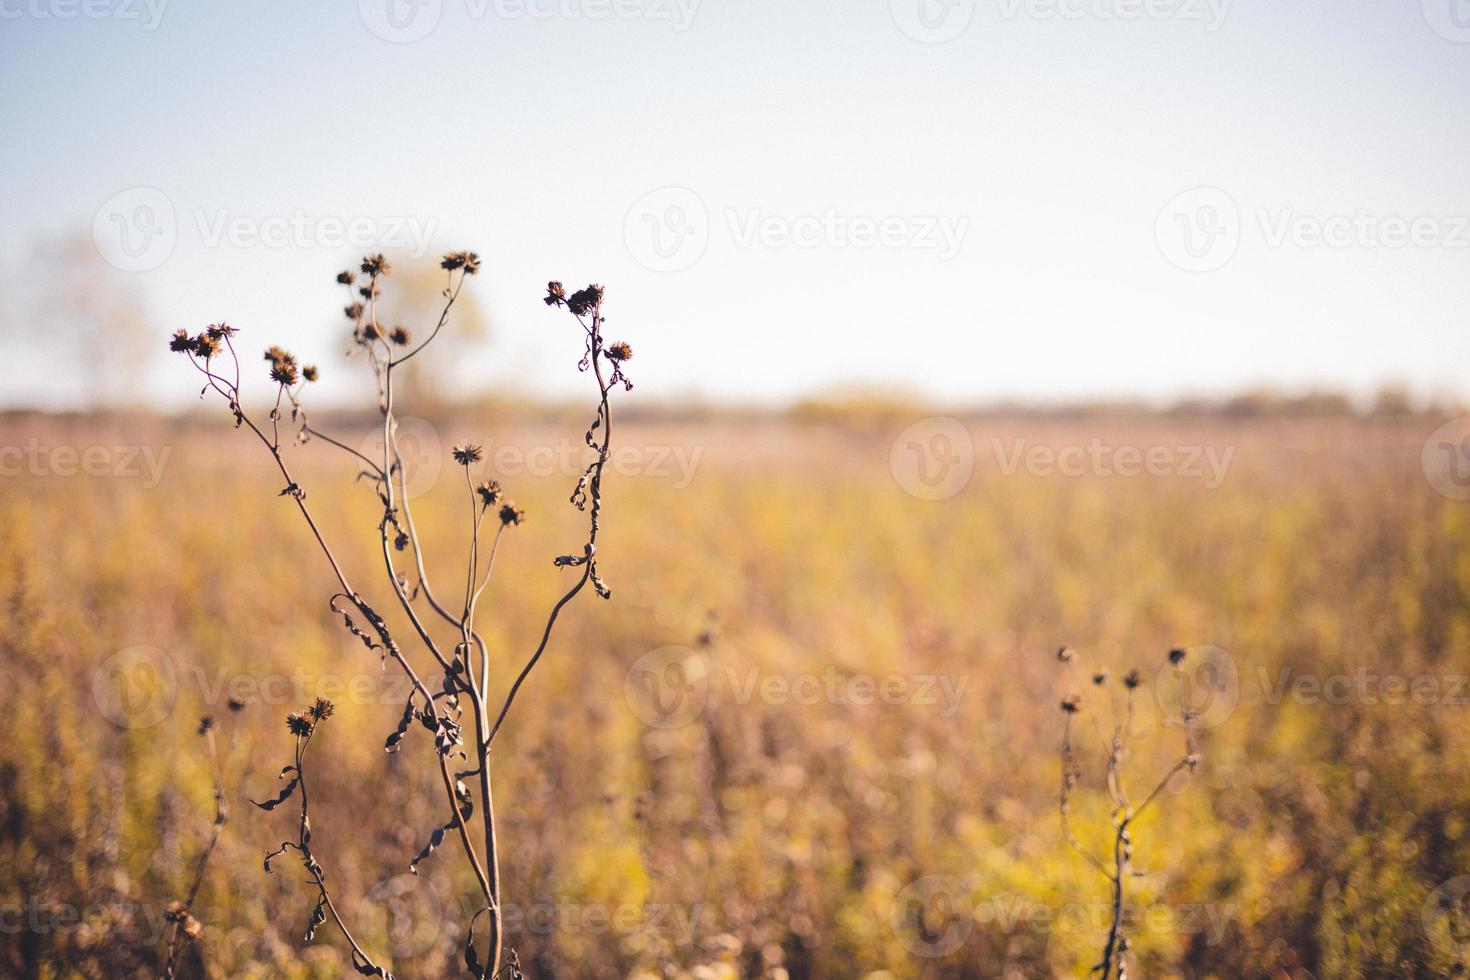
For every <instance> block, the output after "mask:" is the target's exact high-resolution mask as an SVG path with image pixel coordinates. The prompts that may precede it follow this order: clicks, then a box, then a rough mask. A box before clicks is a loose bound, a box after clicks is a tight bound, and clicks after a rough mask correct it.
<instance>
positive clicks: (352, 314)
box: [342, 303, 362, 320]
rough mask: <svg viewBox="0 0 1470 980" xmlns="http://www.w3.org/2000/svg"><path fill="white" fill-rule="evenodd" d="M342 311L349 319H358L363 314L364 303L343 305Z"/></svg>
mask: <svg viewBox="0 0 1470 980" xmlns="http://www.w3.org/2000/svg"><path fill="white" fill-rule="evenodd" d="M342 313H343V314H344V315H345V316H346V317H347V319H349V320H356V319H357V318H358V317H360V316H362V304H361V303H351V304H349V305H347V306H344V307H342Z"/></svg>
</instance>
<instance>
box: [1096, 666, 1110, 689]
mask: <svg viewBox="0 0 1470 980" xmlns="http://www.w3.org/2000/svg"><path fill="white" fill-rule="evenodd" d="M1107 682H1108V672H1107V671H1106V670H1100V671H1098V672H1097V673H1096V674H1093V675H1092V683H1094V684H1096V685H1097V686H1098V687H1102V686H1103V685H1104V684H1106V683H1107Z"/></svg>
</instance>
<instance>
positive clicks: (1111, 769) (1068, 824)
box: [1057, 647, 1199, 980]
mask: <svg viewBox="0 0 1470 980" xmlns="http://www.w3.org/2000/svg"><path fill="white" fill-rule="evenodd" d="M1184 657H1185V652H1184V651H1183V650H1177V649H1176V650H1171V651H1170V652H1169V658H1168V659H1169V668H1168V669H1171V670H1174V671H1178V670H1179V664H1180V663H1181V662H1182V661H1183V660H1184ZM1057 659H1058V660H1060V661H1061V662H1062V663H1064V664H1066V665H1067V666H1068V667H1069V668H1070V669H1071V671H1072V673H1073V675H1074V677H1075V678H1076V680H1077V683H1078V684H1079V685H1082V684H1083V683H1084V677H1083V674H1082V671H1081V668H1080V667H1079V666H1078V656H1077V654H1075V653H1074V652H1072V651H1071V650H1069V649H1067V648H1066V647H1062V648H1061V649H1060V650H1058V651H1057ZM1087 680H1090V681H1091V684H1092V686H1093V687H1094V688H1097V689H1099V690H1100V691H1101V690H1106V691H1107V696H1106V700H1107V701H1108V704H1109V707H1110V709H1111V710H1110V714H1111V724H1110V728H1111V731H1106V730H1105V729H1104V726H1103V723H1102V721H1101V720H1100V719H1099V717H1098V712H1096V711H1092V712H1090V713H1089V714H1090V717H1091V718H1092V727H1093V729H1094V731H1095V732H1096V734H1097V738H1098V742H1099V743H1100V745H1101V747H1102V750H1103V754H1104V756H1105V757H1106V759H1107V767H1106V775H1105V783H1106V788H1107V792H1108V797H1109V799H1110V800H1111V803H1112V809H1111V811H1110V813H1109V818H1110V820H1111V832H1110V834H1109V835H1108V836H1109V838H1110V840H1109V843H1110V846H1109V853H1108V854H1107V855H1106V856H1104V857H1098V856H1096V855H1094V854H1093V853H1092V852H1091V851H1089V850H1088V849H1087V848H1086V847H1085V846H1083V844H1082V842H1081V841H1080V840H1078V838H1077V835H1076V834H1075V833H1074V832H1073V830H1072V821H1071V812H1072V793H1073V791H1074V790H1075V789H1076V788H1077V785H1078V783H1079V782H1080V781H1081V779H1082V765H1081V763H1080V762H1079V761H1078V757H1077V752H1076V750H1075V749H1074V747H1073V745H1072V734H1073V732H1072V726H1073V723H1074V721H1076V719H1077V717H1078V716H1079V715H1081V714H1082V713H1083V701H1082V695H1081V694H1075V693H1074V694H1069V695H1068V696H1067V697H1066V698H1065V699H1064V700H1063V701H1062V716H1063V718H1064V719H1065V720H1064V723H1063V727H1062V749H1061V760H1062V788H1061V794H1060V798H1059V810H1060V812H1061V818H1062V833H1063V834H1064V835H1066V838H1067V842H1068V843H1069V844H1070V845H1071V846H1072V848H1073V849H1074V850H1076V851H1077V853H1078V854H1081V855H1082V856H1083V857H1084V858H1086V859H1087V863H1088V864H1090V865H1092V866H1093V867H1094V868H1096V869H1097V871H1098V873H1099V874H1101V875H1102V876H1103V877H1104V878H1106V879H1107V880H1108V882H1109V886H1110V890H1111V900H1110V904H1109V912H1110V920H1111V921H1110V924H1109V927H1108V937H1107V942H1106V944H1105V945H1104V947H1103V951H1102V958H1101V959H1100V960H1099V961H1098V962H1097V964H1095V965H1094V966H1093V967H1092V969H1091V970H1090V971H1089V975H1091V974H1098V975H1099V976H1101V978H1102V980H1128V949H1129V944H1128V936H1127V935H1126V934H1125V932H1124V924H1123V920H1124V916H1125V914H1126V908H1125V904H1124V903H1125V901H1126V898H1127V883H1128V879H1129V878H1133V877H1139V876H1142V875H1143V874H1145V872H1144V871H1142V870H1140V869H1138V868H1135V867H1134V865H1133V825H1134V823H1135V822H1136V821H1137V820H1138V818H1139V817H1141V816H1143V814H1144V812H1145V811H1147V810H1148V808H1149V806H1150V805H1151V804H1152V803H1153V802H1154V801H1155V800H1157V799H1158V798H1159V794H1160V793H1162V792H1163V791H1164V789H1165V788H1166V787H1168V785H1169V783H1170V782H1171V781H1172V780H1173V779H1174V777H1175V776H1176V775H1178V774H1179V773H1180V772H1181V771H1183V770H1185V769H1188V770H1189V771H1190V772H1191V773H1193V772H1195V771H1196V770H1197V769H1198V768H1199V754H1198V752H1197V751H1196V744H1195V725H1194V723H1195V714H1194V711H1193V710H1192V709H1191V708H1190V707H1189V705H1188V704H1183V705H1182V706H1181V709H1180V717H1179V719H1178V720H1177V722H1175V723H1177V724H1178V725H1179V727H1180V728H1181V730H1182V731H1183V733H1184V755H1183V756H1182V757H1181V758H1180V759H1179V761H1178V762H1176V763H1174V765H1173V767H1171V768H1170V769H1169V771H1168V772H1166V773H1165V774H1164V776H1163V778H1162V779H1160V780H1159V781H1158V782H1157V783H1156V784H1155V785H1154V787H1153V789H1152V790H1151V791H1150V792H1149V793H1148V795H1147V796H1145V797H1143V799H1142V801H1141V802H1139V803H1137V804H1135V803H1134V802H1132V800H1131V799H1130V797H1129V795H1128V791H1127V788H1126V786H1125V783H1124V766H1125V764H1126V762H1127V759H1128V748H1129V743H1130V741H1131V739H1132V738H1133V737H1134V732H1133V722H1134V704H1133V700H1134V696H1135V694H1136V693H1137V691H1138V688H1139V687H1140V686H1141V684H1142V683H1143V679H1142V675H1141V674H1140V673H1139V672H1138V671H1137V670H1132V671H1129V672H1128V674H1127V676H1125V677H1124V678H1123V692H1124V693H1123V696H1122V698H1121V701H1122V704H1121V706H1120V704H1119V701H1120V699H1119V696H1118V693H1117V685H1116V684H1113V683H1112V682H1111V678H1110V676H1109V673H1108V671H1107V670H1100V671H1098V672H1096V673H1094V674H1093V675H1092V676H1091V677H1090V678H1087ZM1182 689H1183V688H1182V687H1181V690H1182ZM1171 721H1172V719H1171Z"/></svg>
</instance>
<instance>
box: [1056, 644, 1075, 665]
mask: <svg viewBox="0 0 1470 980" xmlns="http://www.w3.org/2000/svg"><path fill="white" fill-rule="evenodd" d="M1057 659H1058V660H1060V661H1061V662H1062V663H1066V662H1067V661H1069V660H1071V659H1072V651H1071V650H1068V649H1067V648H1066V647H1058V648H1057Z"/></svg>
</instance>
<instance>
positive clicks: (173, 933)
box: [163, 701, 238, 980]
mask: <svg viewBox="0 0 1470 980" xmlns="http://www.w3.org/2000/svg"><path fill="white" fill-rule="evenodd" d="M236 703H237V702H233V701H232V702H231V708H232V710H238V709H235V704H236ZM216 727H217V725H216V724H215V720H214V716H212V715H205V716H204V717H203V718H201V719H200V720H199V734H200V735H202V736H204V738H205V740H206V742H207V744H208V747H209V771H210V776H211V778H212V779H213V782H214V828H213V830H211V831H210V835H209V843H208V844H206V845H205V847H204V850H203V851H202V852H200V854H199V860H198V861H196V862H195V864H194V880H193V883H192V884H190V886H189V892H188V894H187V895H186V897H184V898H182V899H175V900H174V901H172V902H170V903H169V904H168V906H167V907H166V908H165V909H164V912H163V917H164V920H165V921H166V922H168V923H169V925H170V928H169V930H168V952H167V953H166V955H165V957H164V962H163V980H173V978H174V971H175V970H176V969H177V967H178V962H179V956H180V955H182V954H183V952H184V950H185V949H186V948H187V947H188V946H189V944H191V943H193V942H195V941H196V940H197V939H198V938H199V935H200V933H201V932H203V930H204V926H203V924H202V923H200V921H199V920H198V919H197V918H196V917H195V916H194V911H193V910H194V901H195V899H197V898H198V897H199V889H200V888H202V887H203V885H204V872H205V870H206V869H207V868H208V867H209V859H210V858H211V857H213V856H214V850H215V848H216V847H218V846H219V839H220V835H221V834H223V833H224V829H225V823H226V822H228V821H229V819H230V805H229V803H228V802H226V800H225V784H224V777H223V776H222V775H221V774H220V766H219V751H218V747H217V746H216V745H215V741H214V733H215V729H216Z"/></svg>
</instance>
